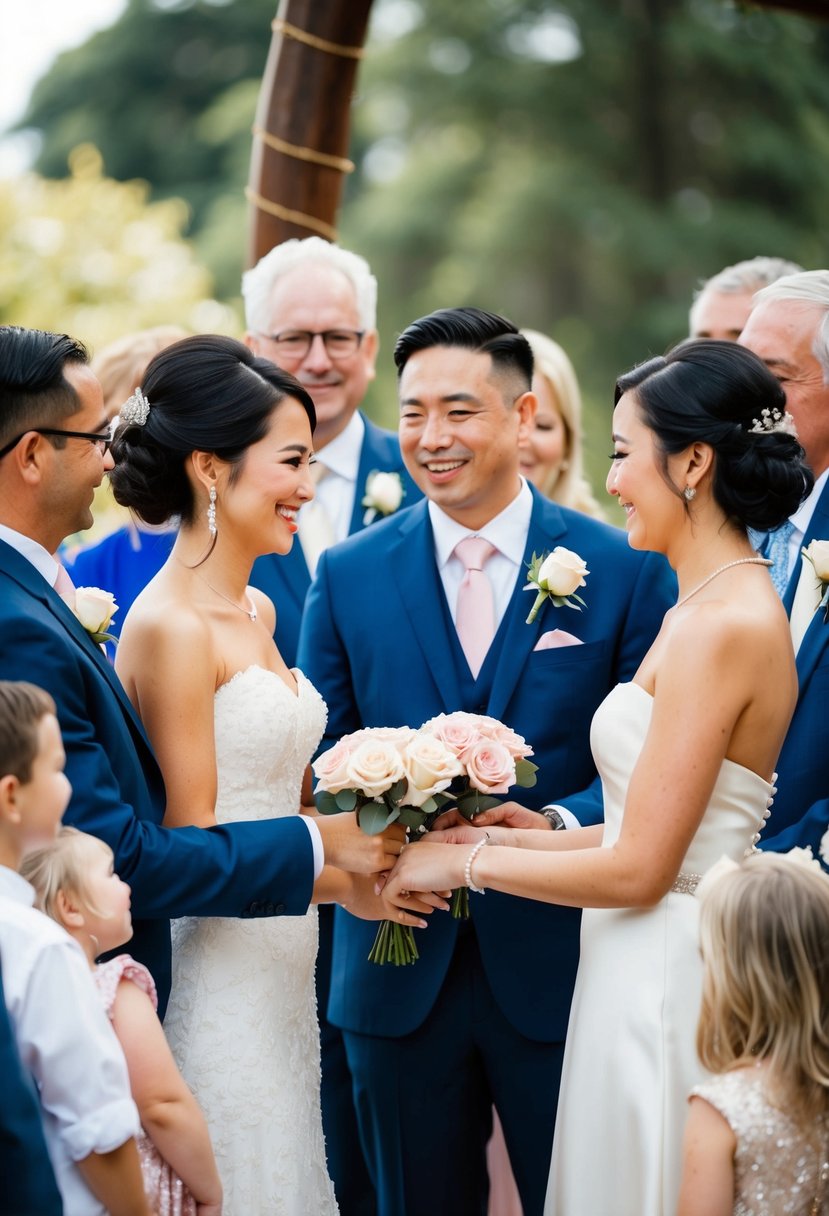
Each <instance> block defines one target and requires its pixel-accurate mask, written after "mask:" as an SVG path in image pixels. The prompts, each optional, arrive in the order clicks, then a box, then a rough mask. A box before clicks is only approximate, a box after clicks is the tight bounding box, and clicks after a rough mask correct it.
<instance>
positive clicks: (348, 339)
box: [259, 329, 366, 359]
mask: <svg viewBox="0 0 829 1216" xmlns="http://www.w3.org/2000/svg"><path fill="white" fill-rule="evenodd" d="M365 332H366V331H365V330H364V329H322V330H321V329H316V330H311V329H283V330H282V332H281V333H278V334H260V335H259V336H260V337H261V338H267V339H268V341H269V342H272V343H273V345H274V346H275V347H276V353H277V354H278V355H281V356H282V358H283V359H304V358H305V356H306V355H307V354H308V351H309V350H310V349H311V344H312V343H313V341H314V338H322V342H323V346H324V347H325V350H326V353H327V354H328V356H329V358H331V359H347V358H348V357H349V355H356V353H357V351H358V350H359V349H360V343H361V342H362V340H363V338H364V337H365Z"/></svg>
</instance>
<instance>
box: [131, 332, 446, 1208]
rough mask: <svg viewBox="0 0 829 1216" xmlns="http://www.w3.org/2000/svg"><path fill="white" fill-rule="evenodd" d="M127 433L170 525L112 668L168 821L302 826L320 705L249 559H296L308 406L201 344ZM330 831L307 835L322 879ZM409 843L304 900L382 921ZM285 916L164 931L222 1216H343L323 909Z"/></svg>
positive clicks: (227, 347) (156, 516) (147, 394)
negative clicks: (387, 882) (390, 883)
mask: <svg viewBox="0 0 829 1216" xmlns="http://www.w3.org/2000/svg"><path fill="white" fill-rule="evenodd" d="M122 420H123V422H124V424H125V425H124V426H123V427H122V429H121V430H120V431H119V435H118V437H117V439H116V441H115V444H114V449H113V454H114V457H115V462H116V465H115V469H114V471H113V474H112V480H113V486H114V492H115V495H116V498H117V499H118V501H119V502H121V503H123V504H124V505H127V506H130V507H132V508H133V509H134V510H135V511H136V512H137V513H138V514H139V516H140V517H141V518H142V519H144V520H146V521H147V522H149V523H156V522H159V521H160V520H162V519H167V518H169V517H170V516H171V515H174V514H176V515H179V516H180V517H181V527H180V531H179V535H178V537H177V539H176V543H175V546H174V548H173V551H172V554H171V556H170V558H169V560H168V561H167V563H166V564H165V565H164V567H163V568H162V569H161V571H160V572H159V574H157V575H156V577H155V578H154V579H153V581H152V582H151V583H150V584H149V585H148V587H147V588H146V589H145V591H144V592H143V593H142V594H141V596H140V597H139V598H138V600H137V601H136V602H135V605H134V606H133V608H132V610H131V612H130V614H129V618H128V620H127V622H126V623H125V626H124V629H123V632H122V637H121V643H120V645H119V647H118V658H117V665H118V669H119V674H120V675H121V678H122V680H123V683H124V686H125V688H126V690H127V692H128V694H129V696H130V698H131V699H132V701H133V703H134V705H135V706H136V709H137V710H138V712H139V714H140V715H141V718H142V721H143V723H144V726H145V728H146V731H147V734H148V735H149V738H150V741H151V743H152V744H153V748H154V750H155V753H156V756H157V758H158V761H159V765H160V767H161V771H162V774H163V776H164V782H165V787H166V792H167V806H166V813H165V817H164V823H165V825H166V826H169V827H179V826H182V825H184V824H195V825H197V826H201V827H204V828H210V827H211V826H212V825H213V824H216V823H225V822H229V821H234V820H236V821H238V820H256V819H264V818H272V817H275V816H285V815H296V814H297V813H298V812H299V810H300V807H301V806H304V807H305V808H306V809H309V804H310V803H311V802H312V797H311V790H310V775H309V770H308V763H309V760H310V758H311V756H312V755H313V753H314V750H315V748H316V747H317V745H318V743H319V741H320V739H321V737H322V732H323V729H324V726H325V721H326V708H325V705H324V704H323V702H322V700H321V698H320V697H319V695H318V693H317V692H316V690H315V689H314V688H313V687H312V686H311V685H310V684H309V683H308V681H307V680H306V679H305V678H304V677H303V676H302V674H301V673H300V672H299V671H294V670H289V669H288V668H287V667H286V665H285V663H284V662H283V660H282V658H281V656H280V654H279V652H278V651H277V649H276V647H275V645H274V642H273V630H274V624H275V614H274V606H273V605H272V604H271V602H270V601H269V600H268V599H267V597H265V596H264V595H262V594H261V593H260V592H258V591H256V590H254V589H253V588H251V587H248V586H247V582H248V577H249V574H250V570H251V567H252V565H253V562H254V560H255V558H256V557H258V556H259V555H260V554H262V553H272V552H275V553H286V552H287V551H288V550H289V549H290V547H291V544H292V540H293V535H294V533H295V532H296V514H297V511H298V510H299V508H300V507H301V505H302V504H303V503H304V502H307V501H308V500H309V499H310V498H311V497H312V495H313V489H312V484H311V479H310V476H309V470H308V466H309V461H310V459H311V457H312V448H311V444H312V426H313V422H314V409H313V404H312V402H311V398H310V397H309V396H308V394H307V393H306V392H305V390H304V389H303V388H302V387H301V385H300V384H299V383H298V382H297V381H295V380H294V379H293V377H291V376H289V375H287V374H286V373H284V372H282V371H280V370H279V369H278V368H276V367H275V366H274V365H273V364H271V363H269V362H268V361H267V360H264V359H258V358H254V356H253V355H252V354H251V352H250V351H249V350H248V349H247V348H246V347H245V346H243V345H242V344H241V343H238V342H235V341H233V340H232V339H229V338H219V337H213V336H203V337H198V338H190V339H186V340H185V341H183V342H179V343H176V344H175V345H174V346H171V347H170V348H168V350H166V351H164V352H163V353H162V354H161V355H159V356H157V357H156V359H154V360H153V362H152V363H151V364H150V366H149V368H148V370H147V374H146V378H145V383H144V387H143V394H142V397H141V398H140V399H138V398H133V399H131V400H130V402H129V403H128V404H127V407H125V409H124V410H123V411H122ZM339 818H340V817H338V816H334V817H333V819H335V820H336V819H339ZM347 818H348V819H353V817H352V816H349V817H347ZM330 824H331V821H326V823H325V824H320V825H319V826H317V824H316V823H314V822H313V820H310V821H309V831H310V832H311V835H312V837H315V838H316V844H317V845H318V846H319V852H318V853H317V856H318V857H319V860H320V865H321V864H322V846H323V841H322V838H321V835H320V833H322V829H323V827H324V828H325V832H324V836H325V847H326V848H328V844H329V842H330V841H331V834H330V831H329V830H328V829H329V827H330ZM337 830H341V831H349V832H354V833H355V835H359V833H358V832H357V829H356V827H355V826H353V825H352V826H351V827H346V828H342V829H337ZM361 840H362V841H365V842H367V841H368V838H366V837H361ZM402 841H403V832H402V830H401V829H399V828H398V829H397V830H396V831H395V830H389V831H387V833H386V834H385V836H384V838H383V840H382V841H381V842H379V849H378V850H375V851H374V852H373V854H372V860H371V862H370V864H369V863H368V862H367V865H366V871H365V872H366V877H365V878H360V877H358V876H356V875H352V874H346V873H344V872H343V871H340V870H336V869H334V868H333V867H332V866H328V865H326V866H325V868H324V869H323V870H322V873H321V874H320V875H319V877H318V878H317V881H316V884H315V886H314V899H315V901H317V902H320V901H324V900H336V901H337V902H340V903H343V904H344V905H346V906H348V908H349V910H350V911H352V912H355V913H356V914H357V915H364V916H369V917H371V918H379V917H383V916H385V915H389V914H393V911H392V910H391V909H390V908H389V907H388V906H387V905H384V904H383V902H382V900H381V899H378V897H377V896H376V895H375V894H374V882H375V877H374V876H370V871H371V870H375V871H376V870H378V869H382V868H384V867H386V866H388V865H390V864H391V861H392V860H393V858H394V857H396V855H397V853H399V851H400V848H401V847H402ZM360 848H362V845H361V846H360ZM315 852H316V849H315ZM229 864H232V859H229ZM422 906H423V907H424V908H425V907H426V905H422ZM282 911H284V909H283V908H282V907H281V906H280V905H279V904H271V903H260V902H258V901H256V902H253V903H251V904H249V905H248V907H246V908H233V909H228V916H227V918H190V919H185V920H179V921H175V922H174V923H173V986H172V993H171V997H170V1004H169V1008H168V1011H167V1016H166V1020H165V1030H166V1033H167V1035H168V1037H169V1040H170V1044H171V1047H172V1049H173V1054H174V1055H175V1057H176V1061H177V1063H178V1065H179V1067H180V1069H181V1071H182V1073H183V1075H184V1076H185V1077H186V1079H187V1081H188V1083H189V1085H190V1086H191V1088H192V1090H193V1092H194V1093H195V1094H196V1097H197V1099H198V1101H199V1103H200V1105H201V1107H202V1109H203V1110H204V1113H205V1116H206V1118H207V1121H208V1125H209V1128H210V1133H211V1138H212V1141H213V1145H214V1149H215V1152H216V1159H217V1163H218V1166H219V1172H220V1174H221V1176H222V1183H223V1186H224V1193H225V1204H224V1212H225V1216H259V1214H261V1216H265V1214H266V1213H267V1216H310V1214H311V1213H314V1216H334V1214H335V1213H336V1212H337V1204H336V1200H335V1197H334V1189H333V1186H332V1183H331V1181H330V1179H329V1177H328V1173H327V1170H326V1164H325V1145H324V1141H323V1133H322V1122H321V1115H320V1049H319V1029H318V1026H317V1015H316V1004H315V996H314V965H315V960H316V951H317V913H316V908H312V909H310V910H309V912H308V913H307V914H306V915H305V916H303V917H289V916H282V915H280V913H281V912H282ZM419 919H420V918H419V917H411V918H410V921H409V923H417V921H418V920H419Z"/></svg>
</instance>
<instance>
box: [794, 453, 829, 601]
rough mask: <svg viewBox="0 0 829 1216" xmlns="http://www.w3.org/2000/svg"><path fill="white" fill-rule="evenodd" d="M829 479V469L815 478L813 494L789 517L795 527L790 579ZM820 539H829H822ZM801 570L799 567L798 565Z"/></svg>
mask: <svg viewBox="0 0 829 1216" xmlns="http://www.w3.org/2000/svg"><path fill="white" fill-rule="evenodd" d="M827 477H829V469H824V470H823V472H822V473H821V475H820V477H817V478H815V484H814V486H813V487H812V492H811V494H810V495H809V497H808V498H807V499H806V500H805V502H802V503H801V504H800V506H799V507H798V508H797V510H796V511H795V513H794V515H790V516H789V522H790V523H791V524H793V525H794V531H793V532H792V534H791V536H790V537H789V551H788V554H787V557H788V571H787V573H788V577H789V578H791V575H792V571H793V570H794V568H795V563H798V562H799V558H800V548H801V545H802V544H803V537H804V536H805V535H806V532H807V530H808V527H809V524H810V523H811V522H812V515H813V514H814V511H815V507H816V506H817V504H818V499H819V498H820V496H821V494H822V493H823V490H824V487H825V486H826V479H827ZM820 539H824V540H825V539H827V538H826V537H821V538H820ZM798 568H799V565H798Z"/></svg>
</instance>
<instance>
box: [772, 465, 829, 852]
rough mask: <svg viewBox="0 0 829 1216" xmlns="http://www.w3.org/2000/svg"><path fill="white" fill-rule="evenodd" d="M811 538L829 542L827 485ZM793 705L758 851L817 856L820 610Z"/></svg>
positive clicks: (827, 813)
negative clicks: (801, 850) (808, 850)
mask: <svg viewBox="0 0 829 1216" xmlns="http://www.w3.org/2000/svg"><path fill="white" fill-rule="evenodd" d="M813 540H829V483H827V485H826V486H825V487H824V490H823V493H822V494H821V496H820V498H819V499H818V502H817V506H816V507H815V509H814V511H813V512H812V518H811V520H810V522H809V527H808V529H807V530H806V535H805V536H804V538H803V545H804V547H805V546H806V545H808V544H809V543H810V542H811V541H813ZM799 574H800V562H796V563H795V567H794V570H793V572H792V577H791V579H790V580H789V586H788V588H787V589H786V595H785V596H784V601H783V602H784V603H785V605H786V610H787V611H788V612H789V613H791V610H792V604H793V602H794V594H795V590H796V587H797V582H798V578H799ZM797 679H798V685H799V687H798V694H797V706H796V708H795V711H794V716H793V717H792V721H791V724H790V726H789V730H788V733H787V735H786V741H785V743H784V744H783V750H782V751H781V753H780V759H779V760H778V763H777V774H778V777H777V793H776V794H775V797H774V804H773V806H772V808H771V818H770V819H769V821H768V823H767V825H766V828H765V831H764V833H763V837H762V839H761V840H760V847H761V848H763V849H771V850H773V851H775V852H785V851H787V850H788V849H791V848H794V846H795V845H802V846H806V845H811V846H812V849H813V851H814V854H815V856H817V855H818V845H819V844H820V839H821V837H822V835H823V833H824V832H825V831H826V829H827V827H829V776H828V775H827V769H826V754H827V744H829V728H827V720H829V623H827V622H825V621H824V619H823V612H822V611H821V610H818V611H817V612H816V613H815V614H814V616H813V617H812V621H811V623H810V625H809V628H808V629H807V630H806V633H805V634H804V637H803V641H802V642H801V644H800V649H799V651H798V652H797Z"/></svg>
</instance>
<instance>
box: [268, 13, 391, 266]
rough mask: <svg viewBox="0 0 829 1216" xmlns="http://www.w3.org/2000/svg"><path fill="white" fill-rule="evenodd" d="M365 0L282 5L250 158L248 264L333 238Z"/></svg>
mask: <svg viewBox="0 0 829 1216" xmlns="http://www.w3.org/2000/svg"><path fill="white" fill-rule="evenodd" d="M370 11H371V0H282V2H281V3H280V6H279V11H278V13H277V16H276V20H275V21H274V23H273V38H272V41H271V49H270V53H269V55H268V62H267V64H266V67H265V74H264V77H263V79H262V90H261V92H260V95H259V105H258V108H257V115H256V124H255V134H254V143H253V152H252V156H251V167H250V178H249V186H248V192H247V193H248V201H249V203H250V220H249V225H250V239H249V242H248V265H253V264H254V263H255V262H257V261H258V260H259V258H260V257H262V256H263V255H264V254H266V253H267V252H268V250H269V249H272V248H273V246H274V245H277V244H279V242H280V241H284V240H287V239H288V238H289V237H305V236H309V235H310V234H312V233H317V234H319V235H320V236H324V237H326V238H327V239H329V240H334V239H336V219H337V210H338V208H339V205H340V199H341V197H342V188H343V177H344V174H345V172H347V171H348V162H347V161H346V154H347V151H348V142H349V132H350V126H351V122H350V120H351V96H352V91H353V88H354V81H355V77H356V74H357V66H358V64H359V60H360V57H361V54H362V47H363V43H364V41H365V37H366V31H367V29H368V19H369V13H370Z"/></svg>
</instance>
